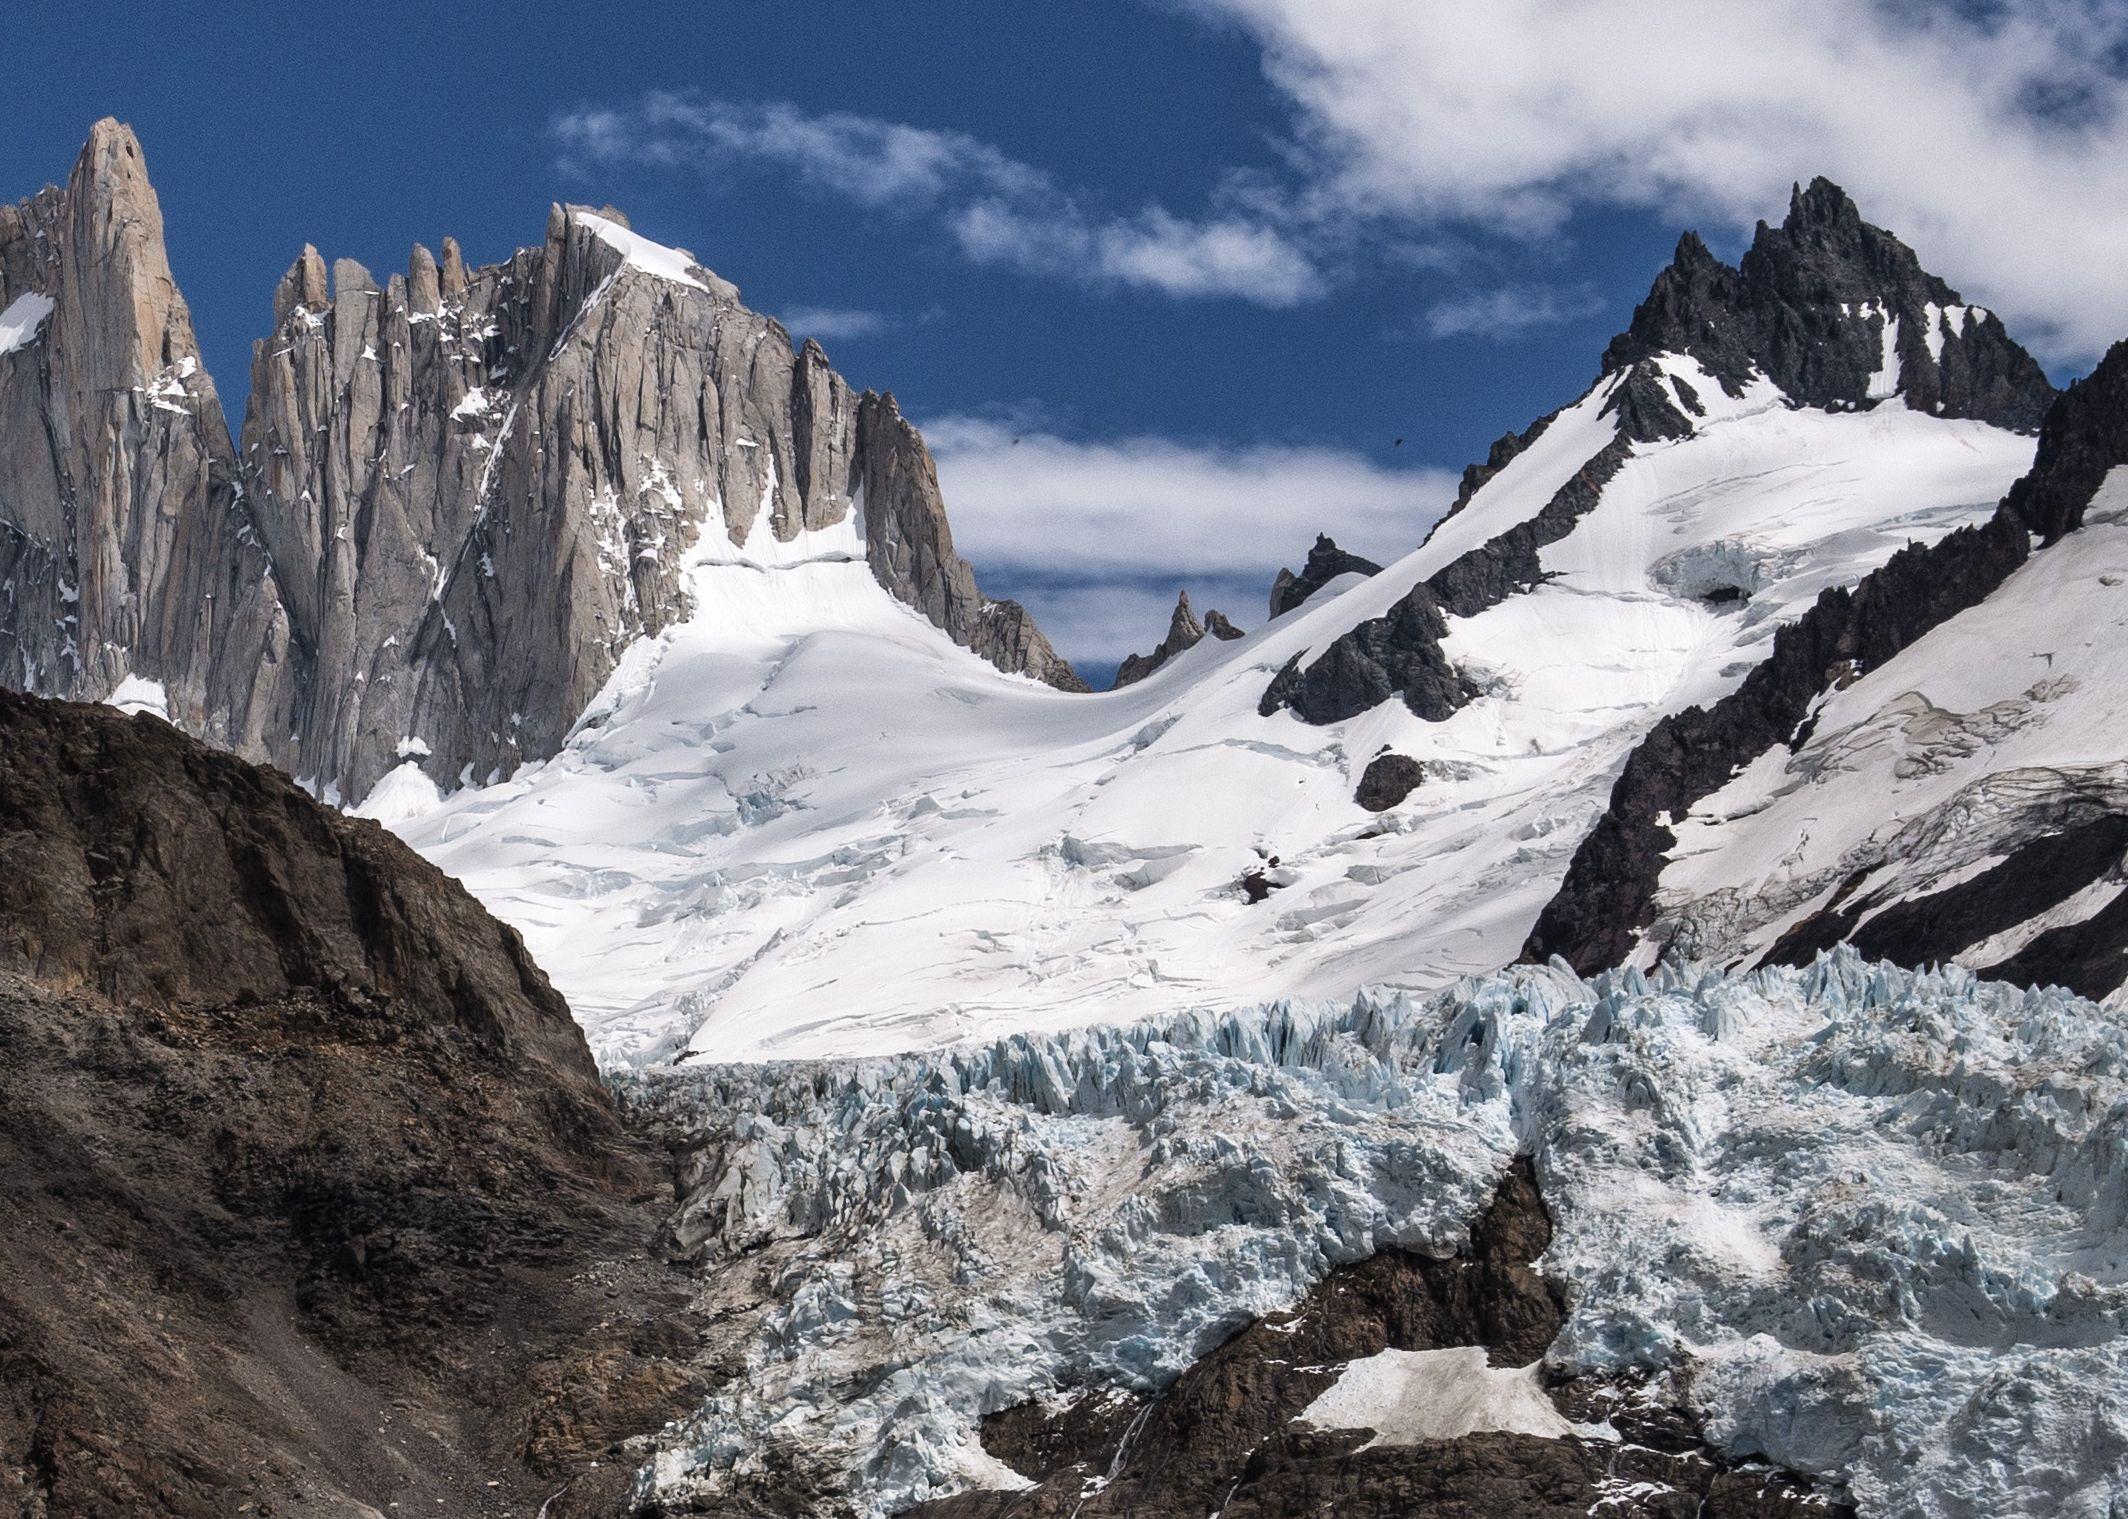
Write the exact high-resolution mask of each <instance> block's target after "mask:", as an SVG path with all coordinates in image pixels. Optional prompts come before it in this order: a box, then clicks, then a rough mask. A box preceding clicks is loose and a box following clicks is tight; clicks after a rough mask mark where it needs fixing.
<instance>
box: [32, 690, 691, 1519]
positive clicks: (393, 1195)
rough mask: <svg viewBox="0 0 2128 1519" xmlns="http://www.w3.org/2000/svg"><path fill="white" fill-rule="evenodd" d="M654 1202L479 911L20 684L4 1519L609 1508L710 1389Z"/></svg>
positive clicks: (564, 1031)
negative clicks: (647, 1449) (695, 1375)
mask: <svg viewBox="0 0 2128 1519" xmlns="http://www.w3.org/2000/svg"><path fill="white" fill-rule="evenodd" d="M656 1190H657V1183H656V1179H655V1176H654V1173H653V1172H652V1170H651V1168H650V1166H649V1165H648V1164H647V1163H646V1159H645V1157H643V1156H641V1155H639V1154H638V1153H636V1151H635V1150H634V1149H633V1148H632V1147H631V1146H630V1145H629V1143H628V1142H627V1141H626V1139H625V1137H624V1135H623V1134H622V1132H621V1130H620V1127H619V1124H618V1120H617V1119H616V1117H615V1115H614V1112H613V1109H612V1107H611V1105H610V1103H609V1101H608V1100H607V1097H606V1094H605V1092H604V1089H603V1088H602V1086H601V1085H600V1083H599V1081H598V1079H597V1075H596V1072H595V1070H594V1068H593V1066H592V1063H591V1060H590V1056H589V1053H588V1051H587V1050H586V1049H585V1047H584V1044H583V1040H582V1037H581V1035H580V1034H579V1033H578V1032H577V1030H576V1027H575V1025H574V1023H573V1022H572V1021H571V1019H570V1016H569V1012H568V1009H567V1007H566V1006H564V1005H563V1003H562V1000H561V998H560V997H559V996H557V995H556V994H555V992H554V991H553V989H552V988H551V987H550V986H549V985H548V983H547V980H546V977H545V976H543V975H542V974H541V973H540V971H539V969H538V968H537V967H536V966H535V965H533V964H532V962H531V960H530V959H529V958H528V957H527V956H526V954H525V951H524V948H523V945H522V944H521V943H520V941H519V940H518V937H517V935H516V933H515V932H514V931H513V930H511V929H509V928H506V927H504V926H502V925H501V924H499V923H497V922H495V921H494V920H493V919H492V918H490V917H489V916H488V915H487V914H486V913H485V912H484V911H483V910H482V909H481V908H480V906H479V905H478V904H477V903H476V902H474V901H473V899H472V898H471V897H470V896H468V895H467V894H466V893H465V891H464V890H463V889H462V888H461V887H459V886H458V885H457V883H455V882H453V881H451V880H450V879H449V878H447V877H446V876H444V875H443V874H442V873H441V872H439V871H437V870H435V869H434V868H433V867H431V866H429V865H428V864H426V863H425V862H424V861H422V860H421V859H419V858H418V857H417V856H415V855H414V854H413V853H412V852H411V851H410V850H408V849H407V848H405V847H404V846H403V845H401V844H400V843H399V842H398V841H397V840H396V839H394V838H392V837H391V836H390V835H389V834H387V833H386V832H385V831H384V830H383V829H381V828H378V827H376V826H375V825H373V824H369V823H364V822H358V821H354V820H351V819H348V818H345V817H343V816H341V815H339V814H337V813H335V812H332V811H330V810H328V809H325V808H322V807H320V806H318V805H316V804H315V803H313V802H312V801H311V800H310V798H309V797H307V796H306V795H304V794H303V793H302V792H301V791H300V790H298V789H297V788H296V787H295V786H294V785H293V784H292V783H291V782H289V781H288V780H287V779H286V778H285V777H283V776H281V775H279V774H277V773H274V772H272V771H267V770H261V769H256V768H254V767H252V766H250V765H248V764H245V763H243V762H242V761H240V760H237V759H234V758H232V757H230V756H227V755H225V754H222V753H219V752H216V751H213V750H210V749H207V748H205V747H204V746H203V745H201V744H199V743H196V742H194V741H193V740H191V739H189V738H186V737H185V736H183V735H182V734H180V733H179V732H177V731H176V730H175V729H173V728H171V727H169V726H168V725H166V724H164V723H161V722H159V721H157V720H155V719H153V718H147V717H140V718H131V719H129V718H125V717H122V716H120V715H119V714H117V713H116V712H114V711H111V710H109V709H105V708H94V707H77V706H70V705H63V704H59V703H52V702H44V701H39V700H35V699H31V698H25V697H18V696H13V695H9V694H6V693H0V1214H4V1215H5V1217H6V1218H7V1220H8V1223H7V1226H6V1228H5V1229H0V1384H4V1386H5V1389H6V1391H5V1394H4V1395H0V1511H5V1512H9V1513H13V1512H22V1513H26V1514H36V1515H40V1516H59V1515H80V1516H90V1515H95V1516H104V1515H118V1514H125V1515H136V1514H139V1515H146V1514H178V1515H200V1516H209V1515H212V1516H224V1515H232V1514H238V1513H245V1512H249V1513H256V1514H261V1515H265V1514H275V1513H278V1514H282V1515H298V1514H328V1513H330V1514H340V1513H350V1514H353V1513H385V1512H387V1511H390V1510H391V1509H392V1508H393V1507H394V1506H396V1510H397V1511H398V1512H401V1513H414V1512H422V1513H433V1512H448V1513H452V1514H465V1515H492V1514H501V1513H504V1512H506V1511H508V1512H515V1513H519V1514H526V1515H529V1514H530V1513H532V1512H533V1511H534V1510H536V1509H537V1508H538V1506H539V1504H540V1502H541V1501H542V1500H544V1499H546V1498H547V1497H549V1496H553V1495H557V1494H558V1493H559V1495H560V1496H559V1497H558V1499H557V1502H556V1503H555V1505H554V1507H553V1508H551V1509H550V1510H549V1511H548V1514H549V1519H556V1516H557V1515H560V1514H563V1513H578V1514H581V1513H589V1512H598V1511H610V1509H611V1506H612V1505H613V1504H614V1503H615V1502H616V1501H617V1499H618V1497H619V1496H620V1491H621V1489H622V1488H623V1487H624V1486H625V1482H626V1469H627V1466H628V1465H629V1464H630V1463H628V1462H627V1461H626V1460H621V1461H618V1462H617V1461H616V1460H615V1459H614V1456H615V1454H616V1452H617V1451H618V1449H619V1447H620V1445H621V1444H622V1442H625V1441H627V1440H629V1439H632V1438H634V1437H636V1436H639V1435H642V1434H645V1433H647V1432H649V1431H650V1430H652V1429H655V1428H656V1427H657V1426H658V1425H659V1424H660V1423H661V1422H662V1421H663V1420H665V1419H667V1418H670V1417H672V1416H673V1414H675V1413H676V1412H678V1411H679V1410H680V1409H681V1408H682V1407H684V1406H685V1404H686V1402H687V1398H688V1384H689V1380H690V1373H689V1372H688V1371H686V1370H685V1369H684V1368H683V1367H682V1366H681V1364H680V1363H679V1361H678V1359H677V1358H676V1357H677V1356H678V1355H680V1354H682V1353H684V1350H685V1348H686V1347H684V1346H676V1345H673V1344H672V1343H670V1342H669V1341H668V1340H661V1339H659V1338H658V1337H657V1336H656V1335H655V1334H654V1333H653V1331H654V1330H655V1329H656V1328H657V1320H658V1319H659V1318H661V1317H663V1316H664V1315H666V1314H669V1313H670V1312H671V1311H672V1310H673V1308H674V1306H675V1304H676V1303H677V1301H679V1300H680V1298H681V1296H682V1295H681V1294H680V1293H679V1292H678V1291H677V1290H676V1284H674V1283H670V1282H667V1281H665V1280H664V1279H663V1277H662V1275H661V1274H660V1273H657V1272H654V1271H653V1270H652V1268H651V1267H650V1266H649V1265H648V1264H647V1255H646V1252H645V1246H646V1244H647V1242H648V1241H649V1239H650V1238H651V1236H652V1234H653V1232H654V1229H655V1217H654V1214H653V1212H652V1210H651V1208H650V1206H649V1204H650V1202H651V1199H652V1197H653V1195H654V1193H655V1192H656ZM491 1484H492V1485H491ZM365 1505H366V1507H365Z"/></svg>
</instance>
